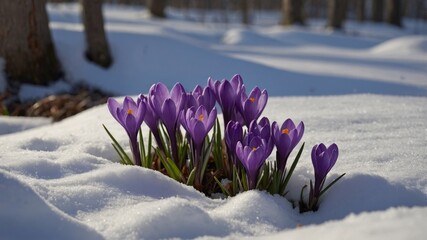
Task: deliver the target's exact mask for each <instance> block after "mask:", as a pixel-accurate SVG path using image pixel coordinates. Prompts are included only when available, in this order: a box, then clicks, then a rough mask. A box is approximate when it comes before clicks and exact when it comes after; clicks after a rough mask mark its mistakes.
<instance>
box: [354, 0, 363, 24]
mask: <svg viewBox="0 0 427 240" xmlns="http://www.w3.org/2000/svg"><path fill="white" fill-rule="evenodd" d="M356 14H357V20H358V21H359V22H363V21H365V0H356Z"/></svg>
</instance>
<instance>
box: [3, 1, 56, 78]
mask: <svg viewBox="0 0 427 240" xmlns="http://www.w3.org/2000/svg"><path fill="white" fill-rule="evenodd" d="M45 3H46V1H45V0H13V1H6V0H1V1H0V56H1V57H3V58H4V59H5V61H6V64H5V72H6V75H7V77H8V79H9V80H12V81H18V82H27V83H33V84H39V85H46V84H48V83H50V82H51V81H53V80H56V79H58V78H60V77H61V76H62V71H61V66H60V63H59V61H58V58H57V57H56V53H55V48H54V45H53V42H52V37H51V34H50V30H49V19H48V16H47V12H46V8H45Z"/></svg>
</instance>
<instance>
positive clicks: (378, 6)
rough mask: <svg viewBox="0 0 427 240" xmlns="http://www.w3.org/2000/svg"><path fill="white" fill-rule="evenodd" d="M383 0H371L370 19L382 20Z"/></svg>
mask: <svg viewBox="0 0 427 240" xmlns="http://www.w3.org/2000/svg"><path fill="white" fill-rule="evenodd" d="M383 10H384V0H372V21H374V22H382V21H383Z"/></svg>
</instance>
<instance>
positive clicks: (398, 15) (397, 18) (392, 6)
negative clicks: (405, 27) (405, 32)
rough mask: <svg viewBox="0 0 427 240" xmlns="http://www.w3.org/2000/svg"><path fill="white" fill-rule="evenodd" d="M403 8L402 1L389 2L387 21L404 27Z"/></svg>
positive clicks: (389, 0) (390, 0) (393, 0)
mask: <svg viewBox="0 0 427 240" xmlns="http://www.w3.org/2000/svg"><path fill="white" fill-rule="evenodd" d="M402 6H403V4H402V1H401V0H387V5H386V21H387V22H388V23H390V24H392V25H395V26H398V27H402V21H401V19H402V11H401V10H402Z"/></svg>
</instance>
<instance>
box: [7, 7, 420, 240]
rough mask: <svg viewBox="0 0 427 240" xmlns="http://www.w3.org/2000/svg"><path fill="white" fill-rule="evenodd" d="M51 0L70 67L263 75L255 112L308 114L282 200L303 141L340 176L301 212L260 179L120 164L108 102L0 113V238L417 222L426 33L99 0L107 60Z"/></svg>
mask: <svg viewBox="0 0 427 240" xmlns="http://www.w3.org/2000/svg"><path fill="white" fill-rule="evenodd" d="M49 9H50V15H51V20H52V21H53V23H52V24H51V25H52V28H53V35H54V38H55V41H56V42H55V44H56V46H57V50H58V52H59V54H60V57H61V61H62V62H63V65H64V67H65V70H66V71H67V74H69V76H70V79H71V80H73V81H85V82H88V83H90V84H93V85H96V86H99V87H102V88H103V89H105V90H108V91H111V92H114V93H116V94H118V95H123V94H138V93H140V92H146V91H147V90H148V87H149V86H150V85H151V84H152V83H154V82H155V81H164V82H166V83H167V84H168V85H169V86H171V85H173V84H174V83H175V82H176V81H181V82H183V83H184V84H185V86H186V87H187V90H191V89H192V87H194V85H195V84H196V83H199V84H205V82H206V79H207V77H208V76H209V75H211V76H214V77H216V78H230V77H231V76H232V75H233V74H234V73H241V74H242V76H243V78H244V80H245V82H247V85H248V87H251V86H254V85H260V86H262V87H265V88H267V90H268V91H269V93H271V96H273V97H270V99H269V102H268V105H267V108H266V109H265V111H264V116H267V117H269V118H270V120H271V121H274V120H275V121H279V122H282V121H284V120H285V119H286V118H289V117H290V118H292V119H293V120H294V121H297V122H299V121H304V123H305V126H306V132H305V135H304V137H303V139H302V141H304V142H305V143H306V146H307V147H306V149H305V150H304V152H303V155H302V158H301V161H300V164H299V165H298V167H297V169H296V172H295V173H294V176H293V178H292V179H291V182H290V186H289V190H290V194H288V195H287V198H288V199H290V200H296V199H297V197H298V194H299V191H300V189H301V187H302V186H303V185H304V184H307V183H308V181H309V179H310V178H312V175H313V171H312V167H311V160H310V151H311V146H313V145H314V144H317V143H320V142H324V143H326V144H330V143H332V142H336V143H337V144H338V146H339V148H340V156H339V159H338V162H337V164H336V166H335V167H334V169H333V170H332V172H331V175H330V178H329V180H331V179H333V178H334V177H336V176H338V175H339V174H341V173H344V172H345V173H347V175H346V176H345V177H344V178H343V179H342V180H341V181H340V182H339V183H338V184H337V185H335V186H334V187H333V188H331V190H330V191H329V192H328V193H327V194H326V195H325V196H324V199H323V200H322V202H321V207H320V209H319V211H318V212H316V213H305V214H302V215H301V214H299V213H298V210H297V209H294V208H293V207H292V204H291V203H290V202H289V201H288V200H286V199H284V198H282V197H278V196H271V195H269V194H267V193H265V192H259V191H250V192H246V193H242V194H239V195H238V196H236V197H234V198H230V199H226V200H220V199H215V200H213V199H210V198H207V197H205V196H204V195H202V194H200V193H199V192H197V191H195V190H194V189H193V188H191V187H188V186H185V185H182V184H180V183H177V182H175V181H173V180H171V179H169V178H167V177H165V176H163V175H162V174H160V173H158V172H155V171H151V170H147V169H143V168H140V167H131V166H123V165H120V164H118V163H117V162H118V157H117V156H116V153H115V152H114V149H113V148H112V146H111V144H110V141H109V139H108V136H107V135H106V133H105V132H104V130H103V128H102V125H101V124H105V125H106V126H107V127H108V128H109V129H110V130H111V132H112V133H113V134H114V135H115V136H116V138H117V139H118V140H119V142H121V143H122V144H123V145H125V146H128V140H127V137H126V134H125V133H124V131H123V129H122V128H121V126H120V125H119V124H118V123H116V122H115V120H114V119H113V118H112V117H110V114H109V112H108V110H107V107H106V106H105V105H102V106H99V107H95V108H93V109H90V110H87V111H85V112H83V113H81V114H79V115H77V116H74V117H70V118H68V119H66V120H63V121H62V122H59V123H54V124H50V123H49V122H47V121H45V120H40V121H36V122H33V123H32V125H31V126H28V120H23V119H14V118H10V119H9V118H0V129H2V133H3V134H5V133H8V134H6V135H0V146H1V148H0V239H29V238H32V239H159V238H183V239H188V238H198V237H200V238H223V237H228V238H234V239H236V238H240V237H242V236H255V237H258V238H259V239H265V238H267V237H268V238H273V239H288V238H290V239H313V238H318V237H319V236H321V237H322V238H325V239H326V238H328V239H387V240H389V239H423V238H424V237H425V235H426V234H427V230H426V229H427V223H426V221H425V220H426V219H425V216H426V214H427V147H426V146H427V121H426V119H427V98H426V96H427V52H426V50H425V41H426V39H427V37H425V35H422V36H416V37H411V36H403V37H402V35H406V34H407V32H403V31H397V30H393V31H391V30H390V29H389V28H388V27H385V26H383V27H378V26H375V27H374V28H373V29H375V32H372V36H374V37H372V36H371V37H370V38H360V37H350V36H346V35H343V34H341V33H326V32H321V31H320V32H319V31H317V30H312V31H310V30H309V29H306V30H304V29H281V28H278V27H271V28H259V29H258V28H255V29H252V30H247V29H246V30H243V29H242V28H238V29H237V28H235V26H233V25H230V26H227V28H224V27H223V28H220V27H218V26H216V27H212V26H201V25H199V24H198V23H194V22H188V21H184V20H183V19H180V18H178V17H177V16H175V19H174V20H168V21H165V22H163V21H151V20H148V19H147V18H146V17H145V15H144V14H143V13H141V11H140V10H133V9H120V8H107V12H106V16H107V19H108V20H107V22H108V24H107V29H109V38H110V41H111V45H112V49H113V53H114V55H115V65H114V66H113V67H112V69H111V70H101V69H99V68H97V67H95V66H94V65H92V64H88V63H86V62H85V61H84V59H83V55H82V51H83V48H84V47H83V46H84V45H83V34H82V32H81V26H80V25H79V24H78V23H77V22H78V19H77V15H76V12H77V8H76V7H75V5H61V6H60V7H50V8H49ZM175 23H176V25H174V24H175ZM379 30H380V31H383V33H384V35H380V33H379ZM364 31H365V32H366V31H367V32H368V33H369V31H368V30H366V28H364ZM285 36H286V37H285ZM405 39H406V40H405ZM408 39H409V40H408ZM420 39H421V40H420ZM349 41H352V44H350V43H349ZM423 41H424V42H423ZM399 44H401V45H402V46H401V47H399ZM403 45H405V48H404V49H406V50H405V51H402V53H401V52H399V49H402V48H403ZM408 49H409V50H408ZM162 64H164V65H162ZM334 66H335V67H334ZM21 123H22V124H21ZM25 124H27V125H26V126H27V127H25V126H24V125H25ZM19 126H23V127H22V128H20V127H19ZM29 128H32V129H29ZM8 129H10V130H8ZM6 130H8V131H7V132H6ZM13 132H16V133H13ZM143 132H144V133H147V132H148V130H147V127H146V126H143ZM294 154H295V153H293V154H292V155H291V158H293V156H294ZM272 156H274V154H273V155H272Z"/></svg>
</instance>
